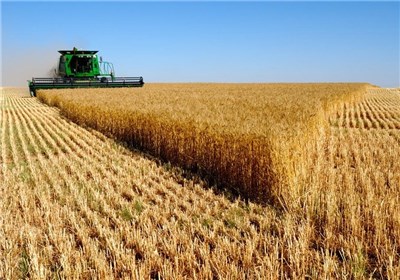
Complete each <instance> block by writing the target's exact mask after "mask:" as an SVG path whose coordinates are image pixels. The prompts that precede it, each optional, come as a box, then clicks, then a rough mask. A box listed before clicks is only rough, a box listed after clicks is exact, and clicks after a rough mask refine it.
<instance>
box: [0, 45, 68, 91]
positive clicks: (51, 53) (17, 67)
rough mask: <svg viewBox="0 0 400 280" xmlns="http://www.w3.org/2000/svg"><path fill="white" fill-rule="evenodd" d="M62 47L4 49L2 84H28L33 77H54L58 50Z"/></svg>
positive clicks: (17, 85)
mask: <svg viewBox="0 0 400 280" xmlns="http://www.w3.org/2000/svg"><path fill="white" fill-rule="evenodd" d="M60 49H63V48H62V47H55V46H51V47H50V46H48V47H45V48H41V49H39V48H37V49H32V48H31V47H27V48H26V49H23V48H18V49H7V50H6V49H5V48H4V47H3V50H2V86H15V87H21V86H22V87H23V86H27V85H28V83H27V80H31V79H32V77H43V78H45V77H54V70H55V69H56V67H57V64H58V58H59V53H58V50H60Z"/></svg>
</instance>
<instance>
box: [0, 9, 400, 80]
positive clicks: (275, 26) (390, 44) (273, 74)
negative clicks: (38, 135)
mask: <svg viewBox="0 0 400 280" xmlns="http://www.w3.org/2000/svg"><path fill="white" fill-rule="evenodd" d="M1 21H2V34H1V39H2V40H1V46H2V57H1V60H2V84H3V85H25V84H26V80H27V79H30V78H31V77H32V76H35V77H41V76H47V75H48V73H49V71H50V69H51V68H52V67H54V66H55V65H56V60H57V57H58V53H57V50H59V49H71V48H72V47H74V46H76V47H77V48H79V49H93V50H99V51H100V52H99V54H100V55H102V56H103V59H104V60H107V61H111V62H113V63H114V67H115V69H116V74H117V75H118V76H143V77H144V80H145V82H342V81H343V82H348V81H355V82H370V83H373V84H376V85H379V86H383V87H399V86H400V81H399V79H400V78H399V77H400V72H399V64H400V57H399V52H400V51H399V36H400V35H399V33H400V22H399V21H400V2H398V1H396V2H318V1H317V2H300V1H296V2H268V1H267V2H184V1H182V2H165V1H164V2H134V1H124V2H93V1H90V2H79V1H76V2H11V1H10V2H7V1H5V2H4V1H3V2H2V3H1Z"/></svg>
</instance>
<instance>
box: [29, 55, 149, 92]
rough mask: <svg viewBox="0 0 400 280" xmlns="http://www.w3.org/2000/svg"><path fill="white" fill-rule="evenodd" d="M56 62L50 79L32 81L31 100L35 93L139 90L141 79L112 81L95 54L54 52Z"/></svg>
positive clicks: (107, 66)
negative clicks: (81, 90)
mask: <svg viewBox="0 0 400 280" xmlns="http://www.w3.org/2000/svg"><path fill="white" fill-rule="evenodd" d="M58 52H59V53H60V54H61V55H60V60H59V63H58V71H57V70H56V71H55V77H54V78H32V81H28V83H29V91H30V93H31V96H33V97H34V96H36V91H37V90H38V89H63V88H89V87H97V88H102V87H114V88H115V87H142V86H143V85H144V82H143V77H115V76H114V75H115V72H114V66H113V64H112V63H110V62H105V61H103V60H102V58H101V57H99V56H98V55H97V52H98V51H83V50H78V49H77V48H73V49H72V50H71V51H69V50H60V51H58Z"/></svg>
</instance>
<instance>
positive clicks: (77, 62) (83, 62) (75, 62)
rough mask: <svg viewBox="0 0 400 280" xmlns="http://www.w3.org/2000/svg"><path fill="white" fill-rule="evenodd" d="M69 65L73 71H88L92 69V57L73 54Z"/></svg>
mask: <svg viewBox="0 0 400 280" xmlns="http://www.w3.org/2000/svg"><path fill="white" fill-rule="evenodd" d="M70 65H71V70H72V72H73V73H89V72H91V71H92V58H91V57H85V56H83V57H79V56H73V57H72V59H71V62H70Z"/></svg>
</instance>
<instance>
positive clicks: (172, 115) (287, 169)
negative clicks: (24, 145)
mask: <svg viewBox="0 0 400 280" xmlns="http://www.w3.org/2000/svg"><path fill="white" fill-rule="evenodd" d="M366 87H367V85H366V84H329V83H326V84H153V85H151V84H150V85H146V87H144V88H142V89H84V90H79V89H78V90H76V89H74V90H53V91H52V90H46V91H39V93H38V96H39V98H40V99H41V100H42V101H44V102H46V103H47V104H50V105H55V106H58V107H60V108H61V111H62V113H63V114H65V115H66V116H67V117H68V118H70V119H71V120H73V121H75V122H77V123H79V124H85V125H88V126H90V127H93V128H95V129H97V130H100V131H102V132H104V133H106V134H108V135H112V136H113V137H116V138H118V139H120V140H123V141H126V142H128V143H130V144H133V145H134V146H135V147H139V148H141V149H144V150H146V151H148V152H150V153H151V154H153V155H155V156H157V157H160V158H162V159H163V160H165V161H169V162H172V163H173V164H176V165H178V166H181V167H183V168H185V169H190V170H195V171H197V172H199V173H200V174H203V175H205V176H206V177H207V178H209V179H211V182H215V183H218V184H220V185H223V186H226V187H229V188H231V189H233V190H235V191H237V192H238V193H239V194H241V195H242V196H244V197H246V198H250V199H253V200H256V201H261V202H266V201H269V202H272V203H275V202H277V201H279V204H282V203H283V204H286V202H285V201H286V200H287V199H288V197H291V196H293V195H295V194H296V193H297V191H296V190H295V189H293V188H294V187H296V188H301V184H302V182H303V180H304V178H305V176H306V174H307V172H308V171H309V169H310V166H311V165H312V162H311V161H310V160H309V158H310V153H312V152H313V151H315V141H316V139H317V138H318V133H319V130H320V129H323V128H324V127H325V126H326V124H327V116H328V115H329V113H330V112H331V111H332V110H334V109H335V108H336V107H337V106H338V105H340V104H343V103H346V102H347V103H348V102H353V101H356V100H359V99H360V98H361V97H362V95H363V94H364V92H365V89H366ZM275 204H276V203H275Z"/></svg>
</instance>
